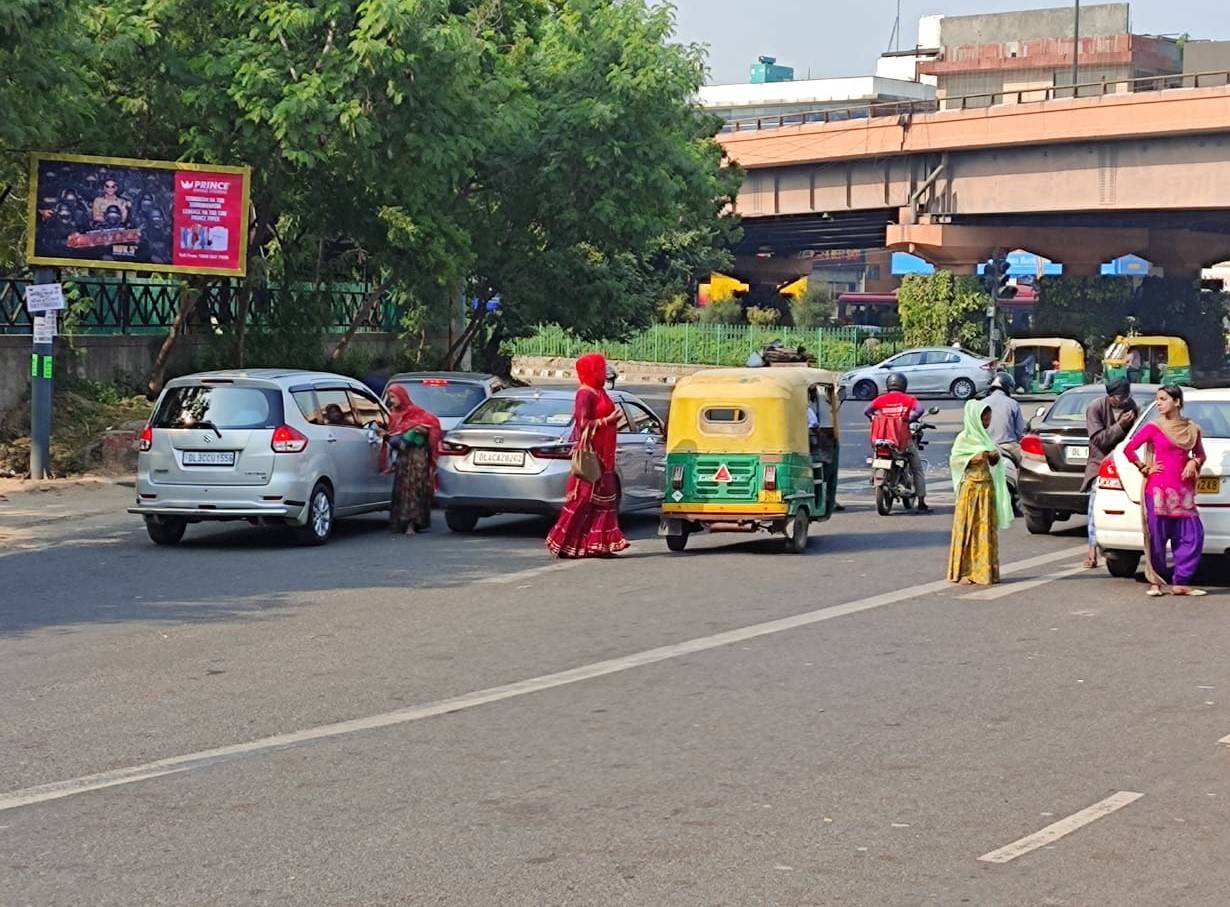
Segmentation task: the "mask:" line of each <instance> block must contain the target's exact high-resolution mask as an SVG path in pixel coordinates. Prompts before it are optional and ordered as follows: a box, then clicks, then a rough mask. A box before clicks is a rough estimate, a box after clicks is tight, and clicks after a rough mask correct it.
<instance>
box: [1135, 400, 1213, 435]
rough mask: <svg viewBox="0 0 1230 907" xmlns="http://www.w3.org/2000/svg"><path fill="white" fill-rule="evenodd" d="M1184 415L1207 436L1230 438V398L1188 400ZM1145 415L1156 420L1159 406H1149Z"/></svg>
mask: <svg viewBox="0 0 1230 907" xmlns="http://www.w3.org/2000/svg"><path fill="white" fill-rule="evenodd" d="M1183 415H1184V416H1186V417H1187V418H1188V419H1191V420H1192V421H1193V422H1195V423H1196V424H1197V425H1199V426H1200V433H1201V434H1202V435H1204V437H1206V438H1219V439H1220V438H1230V400H1188V401H1187V404H1186V405H1185V406H1184V407H1183ZM1145 416H1146V418H1147V419H1149V420H1150V421H1156V420H1157V419H1158V412H1157V407H1156V406H1151V407H1149V409H1148V412H1146V413H1145ZM1142 424H1143V423H1142Z"/></svg>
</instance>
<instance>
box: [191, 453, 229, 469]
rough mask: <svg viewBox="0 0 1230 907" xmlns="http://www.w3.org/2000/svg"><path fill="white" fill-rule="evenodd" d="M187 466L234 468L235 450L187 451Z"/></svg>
mask: <svg viewBox="0 0 1230 907" xmlns="http://www.w3.org/2000/svg"><path fill="white" fill-rule="evenodd" d="M184 465H185V466H234V465H235V451H233V450H185V451H184Z"/></svg>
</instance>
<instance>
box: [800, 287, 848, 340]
mask: <svg viewBox="0 0 1230 907" xmlns="http://www.w3.org/2000/svg"><path fill="white" fill-rule="evenodd" d="M790 314H791V316H792V318H793V319H794V326H795V327H799V328H807V329H811V328H822V327H827V326H828V325H830V324H832V322H833V319H834V318H835V317H836V316H837V304H836V303H834V302H833V293H832V291H831V290H830V289H829V288H828V287H827V286H825V285H824V284H808V287H807V289H806V290H805V291H804V292H803V294H802V295H801V296H797V297H795V298H794V299H793V300H791V302H790Z"/></svg>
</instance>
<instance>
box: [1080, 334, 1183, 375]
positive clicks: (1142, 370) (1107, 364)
mask: <svg viewBox="0 0 1230 907" xmlns="http://www.w3.org/2000/svg"><path fill="white" fill-rule="evenodd" d="M1102 371H1103V373H1104V375H1105V376H1106V380H1108V381H1112V380H1114V379H1115V378H1127V379H1128V380H1129V381H1131V382H1132V383H1133V384H1191V381H1192V359H1191V354H1190V353H1189V352H1188V349H1187V341H1185V340H1183V339H1182V338H1181V337H1160V336H1151V337H1146V336H1136V335H1129V336H1126V337H1123V336H1120V337H1116V338H1115V341H1114V343H1112V344H1111V345H1110V346H1109V347H1107V348H1106V355H1105V356H1103V357H1102Z"/></svg>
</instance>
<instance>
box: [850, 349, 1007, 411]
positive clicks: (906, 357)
mask: <svg viewBox="0 0 1230 907" xmlns="http://www.w3.org/2000/svg"><path fill="white" fill-rule="evenodd" d="M893 372H900V373H901V374H903V375H905V377H906V380H907V381H909V383H910V387H909V391H910V393H911V394H915V395H918V394H943V395H950V396H953V397H956V398H957V399H958V400H968V399H969V398H970V397H973V396H974V395H975V394H977V393H979V392H981V391H985V390H986V389H987V388H988V387H990V386H991V381H992V379H994V378H995V362H994V360H992V359H988V358H987V357H986V356H979V355H977V354H976V353H971V352H969V351H968V350H963V349H959V348H957V347H951V346H941V347H930V348H927V349H919V350H906V351H904V352H901V353H898V354H897V355H895V356H890V357H888V358H887V359H885V360H884V361H883V362H881V363H879V364H878V365H869V366H867V367H866V368H860V369H855V370H854V371H852V372H846V373H845V374H844V375H842V376H841V380H840V382H838V385H837V395H838V396H839V397H840V398H841V399H842V400H845V399H847V398H850V397H853V398H854V399H855V400H871V399H873V398H874V397H876V396H878V395H879V394H882V393H884V390H885V384H886V382H887V381H888V376H889V375H891V374H892V373H893Z"/></svg>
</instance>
